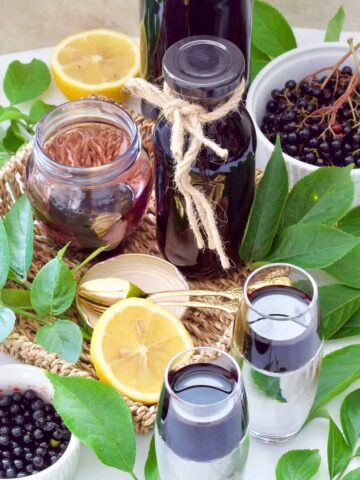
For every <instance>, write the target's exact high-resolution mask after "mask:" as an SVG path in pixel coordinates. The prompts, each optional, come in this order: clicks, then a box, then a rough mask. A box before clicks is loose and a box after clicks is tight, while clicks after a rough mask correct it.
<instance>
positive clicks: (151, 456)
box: [144, 436, 159, 480]
mask: <svg viewBox="0 0 360 480" xmlns="http://www.w3.org/2000/svg"><path fill="white" fill-rule="evenodd" d="M144 473H145V480H158V478H159V469H158V465H157V461H156V450H155V437H154V436H153V437H152V439H151V443H150V448H149V453H148V457H147V460H146V464H145V471H144Z"/></svg>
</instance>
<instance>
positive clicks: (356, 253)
mask: <svg viewBox="0 0 360 480" xmlns="http://www.w3.org/2000/svg"><path fill="white" fill-rule="evenodd" d="M324 270H325V272H326V273H328V274H329V275H331V276H333V277H334V278H336V280H340V282H341V283H344V284H345V285H348V286H349V287H354V288H360V245H358V246H356V247H355V248H353V249H352V250H351V251H350V252H349V253H347V254H346V255H345V256H344V257H342V258H340V260H338V261H337V262H335V263H333V264H332V265H330V266H329V267H326V268H324Z"/></svg>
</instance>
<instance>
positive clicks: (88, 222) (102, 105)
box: [26, 100, 153, 250]
mask: <svg viewBox="0 0 360 480" xmlns="http://www.w3.org/2000/svg"><path fill="white" fill-rule="evenodd" d="M152 185H153V171H152V166H151V163H150V160H149V157H148V155H147V153H146V152H145V151H144V150H143V149H142V146H141V137H140V134H139V131H138V128H137V125H136V123H135V122H134V120H133V119H132V118H131V116H130V115H129V114H128V113H127V112H126V111H125V110H124V109H123V108H121V107H120V106H118V105H115V104H112V103H109V102H105V101H100V100H77V101H73V102H68V103H65V104H63V105H60V106H59V107H57V108H55V109H54V110H52V111H51V112H50V113H48V114H47V115H46V116H45V117H44V118H43V119H42V120H41V121H40V122H39V124H38V126H37V129H36V135H35V143H34V150H33V153H32V155H31V157H30V159H29V161H28V164H27V168H26V190H27V194H28V197H29V200H30V202H31V204H32V206H33V208H34V211H35V214H36V217H37V219H38V221H39V222H41V224H42V226H43V227H44V229H45V232H46V234H47V235H49V236H50V237H51V238H53V239H54V240H55V241H56V242H58V243H60V244H65V243H68V242H71V244H70V245H71V247H74V248H77V249H95V248H97V247H100V246H104V245H106V246H108V250H112V249H114V248H116V247H117V246H119V245H120V243H121V241H122V240H123V239H124V238H125V237H126V236H128V235H129V234H131V233H132V232H133V231H134V230H135V229H136V227H137V225H138V223H139V222H140V220H141V218H142V216H143V214H144V212H145V210H146V207H147V205H148V202H149V198H150V195H151V190H152Z"/></svg>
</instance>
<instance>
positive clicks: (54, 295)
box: [31, 256, 77, 315]
mask: <svg viewBox="0 0 360 480" xmlns="http://www.w3.org/2000/svg"><path fill="white" fill-rule="evenodd" d="M76 286H77V283H76V280H75V279H74V277H73V275H72V273H71V270H70V269H69V267H68V266H67V265H66V263H65V262H64V260H62V259H61V258H59V257H58V256H57V257H55V258H53V259H52V260H50V261H49V262H48V263H47V264H45V265H44V266H43V267H42V269H41V270H40V271H39V273H38V274H37V275H36V277H35V279H34V281H33V284H32V288H31V303H32V306H33V307H34V310H35V311H36V312H37V313H39V314H40V315H60V314H61V313H63V312H65V311H66V310H67V309H68V308H69V307H70V306H71V304H72V302H73V300H74V298H75V293H76Z"/></svg>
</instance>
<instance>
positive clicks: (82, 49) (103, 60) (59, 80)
mask: <svg viewBox="0 0 360 480" xmlns="http://www.w3.org/2000/svg"><path fill="white" fill-rule="evenodd" d="M51 70H52V74H53V77H54V79H55V82H56V84H57V86H58V87H59V89H60V90H61V91H62V93H63V94H64V95H65V96H66V97H67V98H69V99H71V100H75V99H78V98H81V97H86V96H87V95H90V94H98V95H105V96H106V97H108V98H111V99H113V100H116V101H120V102H121V101H123V100H125V99H126V98H127V96H128V94H127V93H126V92H124V81H125V80H126V79H128V78H133V77H136V76H137V75H138V74H139V71H140V51H139V47H138V46H137V44H136V43H135V42H134V41H133V40H132V39H131V38H130V37H128V36H127V35H124V34H122V33H119V32H114V31H112V30H89V31H86V32H81V33H78V34H76V35H72V36H70V37H67V38H65V39H64V40H63V41H62V42H60V43H59V45H57V47H55V49H54V51H53V53H52V55H51Z"/></svg>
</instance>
